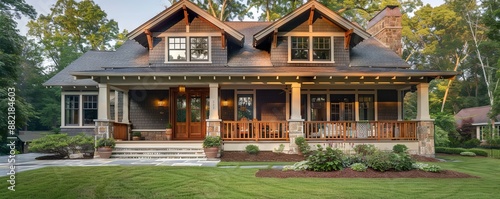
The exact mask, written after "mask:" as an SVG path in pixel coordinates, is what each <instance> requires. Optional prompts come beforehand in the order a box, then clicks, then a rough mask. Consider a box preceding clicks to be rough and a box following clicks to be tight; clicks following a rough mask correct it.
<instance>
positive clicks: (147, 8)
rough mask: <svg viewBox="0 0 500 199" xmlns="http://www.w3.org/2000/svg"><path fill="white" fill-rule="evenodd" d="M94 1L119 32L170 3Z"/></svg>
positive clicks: (434, 1)
mask: <svg viewBox="0 0 500 199" xmlns="http://www.w3.org/2000/svg"><path fill="white" fill-rule="evenodd" d="M25 1H26V3H28V4H30V5H32V6H33V7H35V9H36V11H37V13H38V14H43V15H47V14H49V13H50V8H51V7H52V5H53V4H55V2H56V1H57V0H25ZM94 2H95V3H96V4H98V5H99V6H100V7H101V9H102V10H104V11H105V12H106V13H107V14H108V19H114V20H115V21H117V22H118V26H119V28H120V32H121V31H122V30H123V29H127V30H128V31H129V32H130V31H132V30H134V29H135V28H136V27H138V26H140V25H141V24H143V23H144V22H146V21H147V20H149V19H151V18H153V17H154V16H155V15H157V14H158V13H160V12H161V11H162V10H164V9H165V6H167V5H170V3H169V1H168V0H94ZM423 2H424V4H427V3H428V4H430V5H431V6H438V5H441V4H443V2H444V0H423ZM257 18H258V17H257V16H256V17H254V20H257ZM17 22H18V26H17V27H18V29H19V31H20V33H21V35H26V33H27V31H28V30H27V28H26V24H27V23H28V19H27V18H26V17H23V18H21V19H20V20H17Z"/></svg>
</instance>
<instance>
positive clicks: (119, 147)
mask: <svg viewBox="0 0 500 199" xmlns="http://www.w3.org/2000/svg"><path fill="white" fill-rule="evenodd" d="M111 157H112V158H133V159H202V160H204V159H206V157H205V153H204V151H203V148H202V147H201V142H199V141H197V142H117V143H116V146H115V148H114V149H113V153H112V154H111Z"/></svg>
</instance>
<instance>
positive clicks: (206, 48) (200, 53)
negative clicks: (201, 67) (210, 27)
mask: <svg viewBox="0 0 500 199" xmlns="http://www.w3.org/2000/svg"><path fill="white" fill-rule="evenodd" d="M167 56H168V58H167V61H166V62H167V63H168V62H176V63H182V62H210V37H168V38H167Z"/></svg>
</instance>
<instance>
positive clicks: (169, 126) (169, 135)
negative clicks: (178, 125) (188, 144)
mask: <svg viewBox="0 0 500 199" xmlns="http://www.w3.org/2000/svg"><path fill="white" fill-rule="evenodd" d="M165 135H166V136H167V140H171V139H172V124H170V123H167V129H165Z"/></svg>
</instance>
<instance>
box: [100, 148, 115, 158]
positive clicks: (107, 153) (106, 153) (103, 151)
mask: <svg viewBox="0 0 500 199" xmlns="http://www.w3.org/2000/svg"><path fill="white" fill-rule="evenodd" d="M112 151H113V149H112V148H110V147H99V148H97V152H98V153H99V157H101V158H105V159H107V158H109V157H111V152H112Z"/></svg>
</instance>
